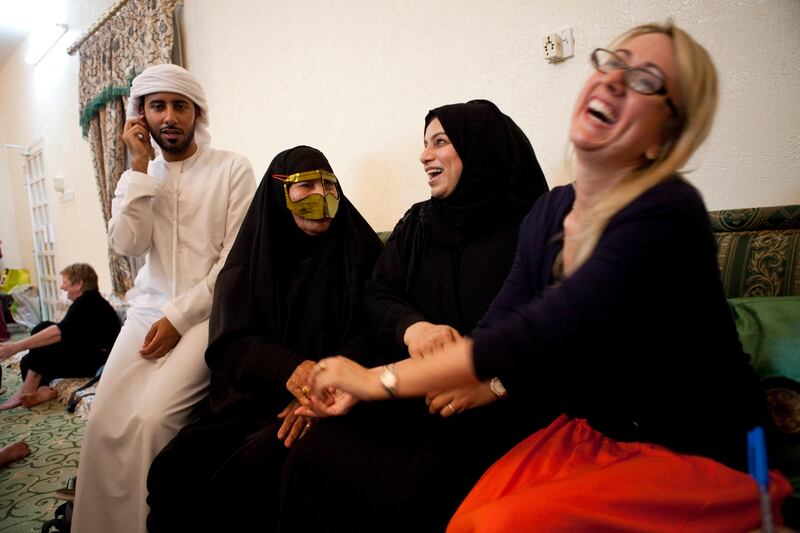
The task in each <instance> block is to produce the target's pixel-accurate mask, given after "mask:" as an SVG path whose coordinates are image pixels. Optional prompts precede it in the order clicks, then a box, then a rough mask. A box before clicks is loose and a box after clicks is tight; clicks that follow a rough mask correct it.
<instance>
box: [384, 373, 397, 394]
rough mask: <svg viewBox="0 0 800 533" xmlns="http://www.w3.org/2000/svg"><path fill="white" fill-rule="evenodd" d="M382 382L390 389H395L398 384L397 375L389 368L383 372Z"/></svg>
mask: <svg viewBox="0 0 800 533" xmlns="http://www.w3.org/2000/svg"><path fill="white" fill-rule="evenodd" d="M381 384H382V385H383V386H384V387H386V388H388V389H393V388H395V387H396V386H397V376H396V375H395V374H394V372H392V371H391V370H389V369H388V368H387V369H385V370H384V371H383V373H382V374H381Z"/></svg>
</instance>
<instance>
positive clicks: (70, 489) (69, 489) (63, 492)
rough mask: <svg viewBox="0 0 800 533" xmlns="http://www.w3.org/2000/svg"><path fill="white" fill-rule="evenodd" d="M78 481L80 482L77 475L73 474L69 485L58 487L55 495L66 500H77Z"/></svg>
mask: <svg viewBox="0 0 800 533" xmlns="http://www.w3.org/2000/svg"><path fill="white" fill-rule="evenodd" d="M77 482H78V478H77V477H74V476H73V477H71V478H69V480H68V481H67V486H66V487H63V488H60V489H58V490H57V491H56V492H55V497H56V498H58V499H59V500H64V501H67V502H73V501H75V484H76V483H77Z"/></svg>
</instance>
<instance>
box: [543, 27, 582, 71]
mask: <svg viewBox="0 0 800 533" xmlns="http://www.w3.org/2000/svg"><path fill="white" fill-rule="evenodd" d="M574 55H575V42H574V41H573V40H572V28H566V29H563V30H561V31H559V32H558V33H551V34H549V35H545V37H544V58H545V59H546V60H547V62H548V63H557V62H559V61H563V60H565V59H567V58H568V57H572V56H574Z"/></svg>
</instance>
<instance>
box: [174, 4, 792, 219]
mask: <svg viewBox="0 0 800 533" xmlns="http://www.w3.org/2000/svg"><path fill="white" fill-rule="evenodd" d="M218 5H219V4H218V3H217V2H214V1H213V0H189V1H187V2H186V7H185V17H184V20H185V25H186V51H187V63H188V67H189V68H190V69H191V70H193V71H194V72H195V73H196V74H197V75H198V76H199V77H200V79H201V80H202V81H203V83H204V84H205V86H206V91H207V92H208V97H209V100H210V102H211V105H212V107H211V121H212V132H213V133H214V135H215V141H216V144H218V145H221V146H225V147H227V148H230V149H235V150H239V151H241V152H243V153H245V154H246V155H247V156H249V157H250V159H251V161H252V162H253V165H254V167H255V169H256V174H261V173H263V172H264V171H265V170H266V168H267V165H268V163H269V161H270V160H271V158H272V157H273V156H274V155H275V154H276V153H277V152H279V151H280V150H282V149H284V148H287V147H290V146H293V145H295V144H298V143H306V144H311V145H313V146H316V147H318V148H320V149H322V150H323V151H324V152H325V153H326V154H327V155H328V157H329V159H330V161H331V164H332V165H333V168H334V170H335V171H336V172H337V175H339V176H340V177H341V179H342V182H343V184H344V187H345V192H346V193H347V194H348V196H350V198H351V199H352V200H353V201H354V203H355V204H356V205H357V206H358V208H359V209H360V210H361V211H362V213H363V214H364V215H365V216H366V218H367V219H368V220H369V221H370V222H371V223H372V224H373V226H374V227H376V228H380V229H389V228H391V227H392V226H393V224H394V223H395V222H396V220H397V219H398V218H399V217H400V216H401V215H402V213H403V212H404V210H405V209H406V208H407V207H408V206H409V205H410V204H411V203H412V202H414V201H419V200H421V199H424V198H425V197H426V195H427V186H426V177H425V175H424V174H423V172H422V169H421V165H420V164H419V162H418V156H419V151H420V149H421V145H422V129H423V118H424V116H425V114H426V112H427V110H428V109H431V108H433V107H436V106H439V105H442V104H446V103H452V102H458V101H465V100H468V99H472V98H487V99H490V100H493V101H494V102H495V103H497V104H498V105H499V106H500V108H501V109H502V110H504V111H505V112H506V113H507V114H508V115H510V116H511V117H513V118H514V119H515V120H516V121H517V122H518V123H519V125H520V126H521V127H522V129H523V130H524V131H525V132H526V133H527V134H528V136H529V137H530V139H531V142H532V144H533V147H534V149H535V150H536V153H537V154H538V157H539V161H540V163H541V165H542V167H543V169H544V170H545V173H546V175H547V176H548V179H549V180H550V182H551V184H553V183H554V182H556V181H557V175H558V170H559V169H560V166H561V163H562V161H563V154H564V149H565V146H566V129H567V120H568V116H569V113H570V111H571V110H572V105H573V102H574V99H575V96H576V95H577V93H578V91H579V89H580V87H581V84H582V82H583V80H584V78H585V76H586V75H587V73H588V71H589V64H588V53H589V51H590V50H592V49H593V48H595V47H598V46H603V45H606V44H608V43H609V41H610V40H611V39H612V38H613V37H615V36H616V35H618V34H619V33H621V32H622V31H624V30H626V29H628V28H629V27H631V26H633V25H636V24H640V23H645V22H650V21H656V20H664V19H665V18H666V17H668V16H671V17H673V18H674V20H675V21H676V22H677V23H678V24H680V25H682V26H683V27H685V28H686V29H687V30H688V31H689V32H690V33H691V34H693V35H694V36H695V37H696V38H697V39H698V40H699V41H700V42H701V43H703V44H704V45H705V46H706V47H707V48H708V49H709V51H710V52H711V55H712V56H713V57H714V59H715V61H716V63H717V66H718V69H719V71H720V74H721V77H722V79H723V84H722V95H721V105H720V111H719V115H718V120H717V123H716V127H715V130H714V132H713V134H712V137H711V139H710V141H709V142H708V144H707V147H706V149H705V150H704V151H703V152H702V154H701V157H700V158H699V159H698V160H697V161H695V162H693V166H697V167H698V170H697V171H696V172H694V173H693V174H692V175H691V179H692V181H693V182H694V183H695V184H696V185H697V186H698V187H699V188H700V190H701V191H702V192H703V193H704V196H705V199H706V202H707V204H708V207H709V208H710V209H721V208H726V207H749V206H761V205H777V204H786V203H800V161H798V157H797V152H798V147H800V142H798V136H799V132H800V126H799V124H800V106H799V105H798V103H797V98H798V96H800V2H798V1H797V0H772V1H758V2H756V1H753V0H747V1H745V0H703V1H686V0H648V1H642V0H629V1H610V0H538V1H520V0H494V1H492V2H487V1H464V0H439V1H413V2H412V1H408V0H380V1H375V0H348V1H345V0H338V1H332V2H318V1H314V0H295V1H293V2H263V1H261V0H234V1H229V2H226V4H225V6H226V7H225V9H219V8H218ZM563 27H572V28H573V30H574V36H575V40H576V46H577V54H576V57H575V58H574V59H570V60H568V61H566V62H564V63H561V64H556V65H551V64H548V63H546V62H545V61H544V60H543V59H542V57H541V52H540V50H541V49H542V44H541V41H542V38H543V36H544V35H545V34H547V33H550V32H553V31H556V30H558V29H560V28H563ZM756 42H769V43H770V45H769V50H770V51H771V52H772V54H774V55H771V56H769V57H765V55H764V53H763V49H762V48H760V47H758V46H754V45H753V44H751V43H756Z"/></svg>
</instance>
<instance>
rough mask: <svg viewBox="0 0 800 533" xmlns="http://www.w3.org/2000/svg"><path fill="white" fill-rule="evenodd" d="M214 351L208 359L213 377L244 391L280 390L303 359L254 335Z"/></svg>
mask: <svg viewBox="0 0 800 533" xmlns="http://www.w3.org/2000/svg"><path fill="white" fill-rule="evenodd" d="M215 351H216V352H217V354H216V357H213V358H211V359H209V367H211V369H212V371H214V373H215V376H216V377H221V378H223V379H224V380H225V381H226V382H227V383H228V384H229V385H231V386H233V387H235V388H237V389H240V390H244V391H248V390H249V391H256V390H261V389H267V388H272V387H276V388H277V389H278V390H280V389H283V388H284V387H285V386H286V382H287V381H288V380H289V377H290V376H291V375H292V373H293V372H294V370H295V369H296V368H297V366H298V365H299V364H300V363H302V362H303V361H305V360H306V359H307V357H304V356H303V355H302V354H300V353H298V352H294V351H292V350H289V349H288V348H285V347H283V346H281V345H278V344H274V343H270V342H267V341H266V340H265V339H264V338H263V337H260V336H257V335H241V336H236V337H235V338H231V339H230V340H228V341H227V342H226V341H224V340H222V341H221V342H220V346H219V347H218V348H217V349H216V350H215Z"/></svg>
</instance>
